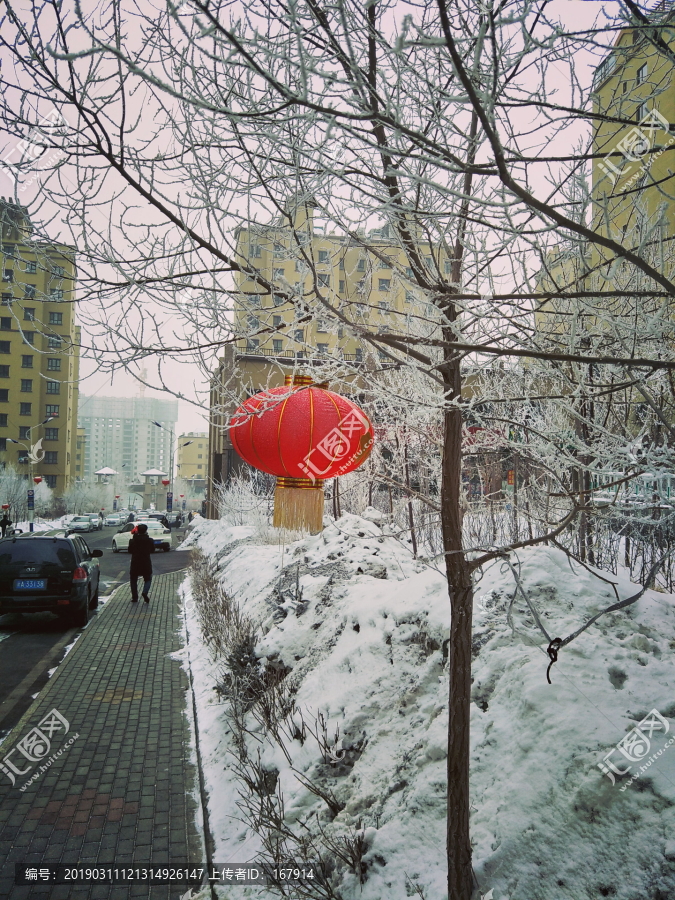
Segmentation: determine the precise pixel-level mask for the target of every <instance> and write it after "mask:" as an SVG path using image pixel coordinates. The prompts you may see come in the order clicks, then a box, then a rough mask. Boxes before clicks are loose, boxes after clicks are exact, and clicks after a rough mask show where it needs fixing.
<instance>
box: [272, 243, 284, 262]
mask: <svg viewBox="0 0 675 900" xmlns="http://www.w3.org/2000/svg"><path fill="white" fill-rule="evenodd" d="M285 252H286V248H285V247H284V245H283V244H275V245H274V255H275V256H277V257H281V258H282V259H283V256H284V253H285Z"/></svg>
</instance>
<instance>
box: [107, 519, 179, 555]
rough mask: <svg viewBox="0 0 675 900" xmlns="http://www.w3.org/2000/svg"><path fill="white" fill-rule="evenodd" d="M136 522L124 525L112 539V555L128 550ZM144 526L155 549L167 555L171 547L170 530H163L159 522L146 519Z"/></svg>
mask: <svg viewBox="0 0 675 900" xmlns="http://www.w3.org/2000/svg"><path fill="white" fill-rule="evenodd" d="M138 524H139V523H138V522H129V523H128V524H126V525H124V526H123V527H122V528H120V530H119V531H118V532H117V534H116V535H115V536H114V537H113V539H112V550H113V553H119V552H120V550H127V551H128V550H129V541H130V540H131V538H132V537H133V530H134V528H135V527H136V526H137V525H138ZM145 524H146V525H147V526H148V534H149V536H150V537H151V538H152V539H153V541H154V542H155V549H157V550H164V552H165V553H168V552H169V550H170V549H171V546H172V539H171V529H170V528H165V527H164V526H163V525H162V523H161V522H158V521H156V520H155V519H147V520H146V522H145Z"/></svg>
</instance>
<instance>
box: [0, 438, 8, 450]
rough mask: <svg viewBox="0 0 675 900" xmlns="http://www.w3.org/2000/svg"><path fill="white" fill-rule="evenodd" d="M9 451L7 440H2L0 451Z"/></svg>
mask: <svg viewBox="0 0 675 900" xmlns="http://www.w3.org/2000/svg"><path fill="white" fill-rule="evenodd" d="M6 449H7V438H0V450H6Z"/></svg>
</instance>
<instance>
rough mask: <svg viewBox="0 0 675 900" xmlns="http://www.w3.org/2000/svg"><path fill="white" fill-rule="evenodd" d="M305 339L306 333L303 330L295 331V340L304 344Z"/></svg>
mask: <svg viewBox="0 0 675 900" xmlns="http://www.w3.org/2000/svg"><path fill="white" fill-rule="evenodd" d="M304 337H305V332H304V330H303V329H302V328H297V329H296V331H295V340H296V341H300V342H302V341H303V340H304Z"/></svg>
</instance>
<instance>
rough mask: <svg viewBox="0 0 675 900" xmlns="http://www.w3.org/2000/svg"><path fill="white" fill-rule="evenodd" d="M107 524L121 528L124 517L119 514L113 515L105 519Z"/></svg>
mask: <svg viewBox="0 0 675 900" xmlns="http://www.w3.org/2000/svg"><path fill="white" fill-rule="evenodd" d="M105 524H106V525H117V526H119V525H121V524H122V517H121V516H120V515H119V513H111V514H110V515H109V516H106V517H105Z"/></svg>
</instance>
